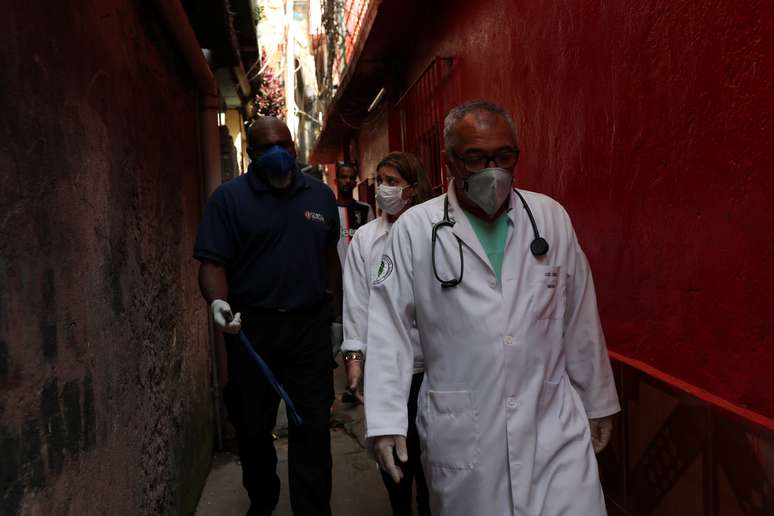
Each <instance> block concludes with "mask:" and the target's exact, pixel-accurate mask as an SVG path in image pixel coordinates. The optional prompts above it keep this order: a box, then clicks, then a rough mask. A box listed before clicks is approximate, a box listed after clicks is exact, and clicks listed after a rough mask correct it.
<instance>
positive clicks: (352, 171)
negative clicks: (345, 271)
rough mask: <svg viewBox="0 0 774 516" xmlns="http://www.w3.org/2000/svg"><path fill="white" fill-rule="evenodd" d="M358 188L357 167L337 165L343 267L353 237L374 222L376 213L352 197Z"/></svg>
mask: <svg viewBox="0 0 774 516" xmlns="http://www.w3.org/2000/svg"><path fill="white" fill-rule="evenodd" d="M356 186H357V165H356V164H355V163H352V162H349V161H339V162H338V163H336V190H337V191H338V197H337V198H336V202H337V203H338V205H339V224H341V238H339V243H338V251H339V260H340V262H341V266H342V267H344V263H345V261H346V259H347V249H349V243H350V242H351V241H352V237H353V236H355V231H357V230H358V229H359V228H360V226H365V225H366V223H368V222H371V221H372V220H374V212H373V210H372V209H371V206H370V205H368V204H365V203H362V202H358V201H356V200H355V198H354V197H353V196H352V192H354V190H355V187H356Z"/></svg>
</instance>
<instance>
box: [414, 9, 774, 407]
mask: <svg viewBox="0 0 774 516" xmlns="http://www.w3.org/2000/svg"><path fill="white" fill-rule="evenodd" d="M773 19H774V12H773V9H772V6H771V4H770V3H767V2H764V1H746V2H740V1H738V0H718V1H716V2H712V3H708V2H691V1H686V0H677V1H675V0H660V1H655V2H637V1H634V0H622V1H619V2H580V1H574V2H572V1H571V2H559V1H556V0H554V1H545V2H534V1H530V0H518V1H513V0H492V1H487V2H464V1H453V2H449V3H446V4H444V7H443V9H439V10H435V11H433V12H428V13H427V16H426V23H425V25H424V27H423V33H422V34H420V35H418V36H417V38H416V40H417V43H416V47H415V48H416V50H415V52H414V54H413V57H412V58H411V59H410V60H409V64H408V69H409V72H408V73H407V77H406V83H407V84H408V83H410V82H411V81H412V80H413V79H414V78H415V77H416V76H417V74H418V73H419V72H420V71H421V70H422V69H423V68H424V67H425V66H426V65H427V63H428V62H429V61H430V60H431V59H432V58H433V57H434V56H437V55H440V56H452V57H454V58H456V65H455V66H456V68H455V70H454V74H453V80H452V81H451V82H450V83H449V84H447V87H446V90H445V91H444V92H442V93H443V94H444V95H445V96H447V97H448V98H450V99H456V100H465V99H471V98H478V97H485V98H488V99H491V100H494V101H497V102H500V103H502V104H503V105H504V106H506V107H507V108H508V109H510V110H511V111H512V112H513V113H514V116H515V118H516V121H517V124H518V126H519V132H520V135H519V136H520V143H521V146H522V148H523V154H522V161H521V163H520V165H519V167H518V170H517V181H518V184H519V185H520V186H521V187H524V188H528V189H534V190H538V191H541V192H545V193H548V194H550V195H552V196H553V197H555V198H557V199H558V200H559V201H560V202H562V203H563V204H564V205H565V206H566V208H567V209H568V211H569V212H570V215H571V216H572V218H573V220H574V223H575V226H576V231H577V233H578V235H579V237H580V240H581V242H582V244H583V247H584V249H585V250H586V253H587V254H588V256H589V259H590V261H591V265H592V268H593V270H594V273H595V280H596V284H597V290H598V297H599V303H600V308H601V312H602V316H603V322H604V326H605V330H606V333H607V337H608V342H609V346H610V348H611V349H613V350H616V351H618V352H621V353H623V354H625V355H627V356H630V357H634V358H637V359H640V360H643V361H645V362H647V363H648V364H651V365H653V366H655V367H657V368H659V369H661V370H663V371H666V372H667V373H670V374H672V375H674V376H677V377H679V378H682V379H683V380H685V381H687V382H689V383H692V384H694V385H697V386H699V387H701V388H704V389H706V390H708V391H710V392H712V393H714V394H717V395H719V396H721V397H723V398H726V399H728V400H730V401H732V402H733V403H735V404H738V405H740V406H744V407H749V408H751V409H753V410H755V411H758V412H760V413H762V414H764V415H768V416H769V417H771V416H774V365H773V364H774V345H773V344H774V342H772V340H773V339H772V334H774V317H772V308H774V303H772V301H771V291H772V290H774V268H773V267H772V266H773V265H774V263H773V261H774V208H772V206H773V205H774V203H772V200H771V195H772V194H773V193H774V188H772V186H774V185H772V164H774V145H772V138H771V134H770V131H771V130H772V115H773V112H774V110H773V109H772V91H771V85H772V84H774V71H773V70H774V67H773V66H772V63H771V55H773V54H774V36H773V35H774V30H772V20H773Z"/></svg>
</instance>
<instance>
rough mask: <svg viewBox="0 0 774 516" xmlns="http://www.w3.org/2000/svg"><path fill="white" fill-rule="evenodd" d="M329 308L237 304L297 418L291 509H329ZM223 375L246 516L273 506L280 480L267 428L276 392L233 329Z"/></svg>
mask: <svg viewBox="0 0 774 516" xmlns="http://www.w3.org/2000/svg"><path fill="white" fill-rule="evenodd" d="M331 319H332V312H331V307H330V305H328V304H324V305H322V306H320V307H318V308H316V309H314V310H311V311H308V312H305V313H279V312H271V313H266V312H251V311H250V310H242V330H243V331H244V333H245V335H246V336H247V337H248V338H249V339H250V341H251V343H252V345H253V349H255V351H256V352H257V353H258V354H259V355H260V356H261V358H263V359H264V361H266V363H267V365H268V366H269V368H270V369H271V370H272V372H273V373H274V375H275V376H276V377H277V379H278V380H279V382H280V383H281V384H282V386H283V387H284V388H285V391H287V393H288V395H289V396H290V399H291V400H292V401H293V404H294V405H295V407H296V410H297V411H298V413H299V415H300V416H301V418H302V419H303V424H302V425H301V426H300V427H298V426H295V425H294V424H293V423H292V422H290V421H289V428H288V480H289V487H290V504H291V507H292V508H293V514H294V515H295V516H329V515H330V514H331V510H330V496H331V468H332V460H331V440H330V407H331V404H332V403H333V396H334V394H333V364H334V362H333V359H332V356H331V345H330V323H331ZM226 348H227V353H228V371H229V382H228V384H227V385H226V387H225V388H224V392H223V397H224V401H225V404H226V409H227V411H228V416H229V420H230V421H231V423H232V424H233V425H234V428H235V429H236V437H237V446H238V448H239V458H240V461H241V462H242V483H243V485H244V487H245V489H246V490H247V492H248V494H249V496H250V502H251V507H250V512H249V513H248V514H249V515H260V516H263V515H268V514H271V511H272V510H273V509H274V507H275V506H276V505H277V501H278V499H279V492H280V479H279V477H278V476H277V453H276V450H275V449H274V440H273V438H272V430H273V429H274V425H275V422H276V419H277V408H278V406H279V401H280V398H279V396H277V394H276V393H275V392H274V391H273V390H272V388H271V386H270V384H269V383H268V382H267V381H266V379H265V378H264V376H263V375H262V374H261V372H260V370H259V369H258V366H257V365H256V364H255V362H254V361H253V359H252V358H251V357H250V356H249V355H248V353H247V350H246V349H245V347H244V344H243V343H242V342H241V341H240V340H239V337H238V336H227V337H226Z"/></svg>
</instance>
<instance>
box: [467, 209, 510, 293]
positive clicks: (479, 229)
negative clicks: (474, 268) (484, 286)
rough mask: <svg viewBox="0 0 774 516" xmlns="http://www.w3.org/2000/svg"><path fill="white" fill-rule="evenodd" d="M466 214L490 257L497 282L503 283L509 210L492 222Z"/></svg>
mask: <svg viewBox="0 0 774 516" xmlns="http://www.w3.org/2000/svg"><path fill="white" fill-rule="evenodd" d="M463 211H464V210H463ZM465 215H466V216H467V217H468V221H470V225H471V226H472V227H473V231H475V233H476V236H477V237H478V241H479V242H481V247H483V248H484V252H485V253H486V256H487V258H489V264H490V265H491V266H492V269H494V272H495V275H496V276H497V284H498V285H501V284H502V281H501V276H502V272H503V258H504V257H505V240H506V238H507V237H508V210H506V211H504V212H503V213H501V214H500V216H499V217H497V218H496V219H495V220H494V221H493V222H492V223H491V224H490V223H488V222H486V221H483V220H481V219H479V218H478V217H476V216H475V215H470V214H469V213H467V212H465Z"/></svg>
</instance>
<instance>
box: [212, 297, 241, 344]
mask: <svg viewBox="0 0 774 516" xmlns="http://www.w3.org/2000/svg"><path fill="white" fill-rule="evenodd" d="M210 311H211V312H212V320H213V321H215V326H217V327H218V329H219V330H220V331H222V332H223V333H230V334H232V335H236V334H237V333H239V330H240V329H241V328H242V314H240V313H237V314H236V315H233V314H232V313H231V305H229V304H228V303H226V302H225V301H223V300H222V299H216V300H215V301H213V302H212V304H211V305H210Z"/></svg>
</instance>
